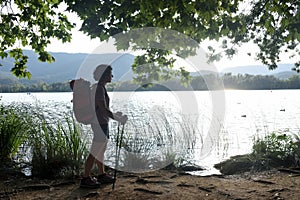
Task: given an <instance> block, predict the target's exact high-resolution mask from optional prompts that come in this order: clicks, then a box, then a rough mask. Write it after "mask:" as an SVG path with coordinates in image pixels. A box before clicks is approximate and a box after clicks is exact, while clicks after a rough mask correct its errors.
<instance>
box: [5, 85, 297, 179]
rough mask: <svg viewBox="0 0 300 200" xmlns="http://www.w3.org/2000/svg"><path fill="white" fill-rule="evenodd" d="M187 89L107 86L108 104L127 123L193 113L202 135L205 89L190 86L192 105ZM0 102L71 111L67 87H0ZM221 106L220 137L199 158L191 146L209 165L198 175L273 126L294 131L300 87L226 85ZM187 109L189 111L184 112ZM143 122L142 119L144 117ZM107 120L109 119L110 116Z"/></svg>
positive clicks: (54, 112)
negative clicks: (42, 89) (112, 89)
mask: <svg viewBox="0 0 300 200" xmlns="http://www.w3.org/2000/svg"><path fill="white" fill-rule="evenodd" d="M186 95H188V94H187V93H186V92H134V93H127V92H113V93H112V92H110V93H109V96H110V98H111V108H112V110H113V111H122V112H123V113H125V114H127V115H128V116H129V121H130V123H132V124H139V123H140V121H141V120H142V121H145V120H146V119H147V116H150V115H153V114H157V115H159V114H164V116H165V117H166V118H167V119H168V120H170V121H172V120H173V122H177V121H176V120H178V119H180V120H182V119H183V118H182V116H183V115H185V117H187V118H186V119H189V120H190V121H193V120H194V119H197V120H196V122H197V131H199V132H198V133H197V134H199V135H201V137H205V135H207V134H209V133H207V132H208V131H209V125H210V123H211V119H212V118H213V117H216V116H213V114H212V103H211V97H210V95H209V92H207V91H196V92H193V95H195V99H196V102H197V104H196V106H195V104H193V105H192V106H190V105H185V104H188V103H189V102H187V103H186V101H185V100H184V99H185V98H183V97H187V96H186ZM0 96H1V103H3V104H4V105H5V104H30V105H31V106H36V107H39V108H41V110H43V112H44V113H46V114H47V115H48V117H49V118H50V119H51V118H52V119H57V118H62V117H63V115H64V113H66V112H67V113H69V112H72V103H71V100H72V93H69V92H66V93H30V94H27V93H2V94H0ZM225 97H226V102H224V103H225V105H226V110H225V119H224V121H223V120H222V119H220V123H222V124H221V126H222V127H223V128H222V130H221V131H220V133H219V139H218V141H216V142H215V147H214V148H213V151H212V152H211V154H210V155H209V156H208V157H204V158H202V159H201V160H199V156H198V158H197V155H200V153H201V145H202V144H201V143H200V144H196V145H195V146H194V156H193V158H192V159H193V160H194V161H196V163H197V164H199V165H201V166H204V167H206V168H207V169H208V170H207V171H204V172H200V175H201V174H202V175H205V174H209V173H218V172H217V171H216V170H215V169H214V168H213V167H212V166H213V164H215V163H218V162H220V161H222V160H225V159H227V158H229V157H230V156H233V155H238V154H245V153H249V152H250V151H251V145H252V142H253V140H254V138H257V137H261V136H264V135H266V134H267V133H270V132H272V131H280V130H289V131H290V132H292V133H299V128H300V127H299V125H298V124H299V120H298V118H299V116H300V104H299V99H300V90H274V91H270V90H261V91H257V90H255V91H254V90H248V91H246V90H226V91H225ZM188 115H189V116H188ZM143 123H144V122H143ZM112 124H115V123H113V121H112Z"/></svg>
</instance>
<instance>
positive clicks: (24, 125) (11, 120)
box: [0, 105, 32, 167]
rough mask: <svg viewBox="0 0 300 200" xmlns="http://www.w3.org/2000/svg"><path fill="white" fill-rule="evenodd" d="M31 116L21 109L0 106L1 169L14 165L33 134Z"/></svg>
mask: <svg viewBox="0 0 300 200" xmlns="http://www.w3.org/2000/svg"><path fill="white" fill-rule="evenodd" d="M29 121H30V118H29V116H28V115H27V114H26V113H25V112H23V111H22V110H21V109H20V108H18V107H14V106H3V105H0V167H2V166H9V165H11V164H12V163H13V160H14V157H15V156H16V155H17V153H18V151H19V148H20V146H21V145H24V144H25V142H26V141H27V138H28V135H30V134H31V133H32V128H31V126H30V122H29Z"/></svg>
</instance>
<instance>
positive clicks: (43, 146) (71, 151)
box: [30, 116, 87, 178]
mask: <svg viewBox="0 0 300 200" xmlns="http://www.w3.org/2000/svg"><path fill="white" fill-rule="evenodd" d="M64 119H65V120H64V122H63V123H62V122H60V121H57V122H56V123H54V124H49V123H48V122H47V121H46V120H45V118H43V117H40V118H39V123H38V125H37V127H36V128H37V130H36V134H34V135H32V136H31V138H30V141H31V145H30V146H31V148H32V175H34V176H39V177H44V178H52V177H55V176H69V175H72V176H73V175H79V174H80V170H81V168H82V166H83V162H84V158H85V157H86V155H87V149H86V140H85V136H84V135H83V134H82V133H83V131H82V129H81V126H80V125H79V124H78V123H76V122H75V119H74V118H73V117H68V116H65V118H64Z"/></svg>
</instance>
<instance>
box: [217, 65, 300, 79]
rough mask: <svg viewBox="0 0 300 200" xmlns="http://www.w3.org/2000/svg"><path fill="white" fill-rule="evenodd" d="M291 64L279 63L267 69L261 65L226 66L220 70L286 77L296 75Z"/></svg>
mask: <svg viewBox="0 0 300 200" xmlns="http://www.w3.org/2000/svg"><path fill="white" fill-rule="evenodd" d="M292 68H293V64H279V65H278V67H277V68H276V69H275V70H269V69H268V67H266V66H262V65H248V66H238V67H231V68H226V69H224V70H222V71H221V73H222V74H224V73H232V74H233V75H236V74H251V75H273V76H275V77H277V78H281V79H287V78H290V77H292V76H293V75H298V74H297V73H296V72H295V71H292Z"/></svg>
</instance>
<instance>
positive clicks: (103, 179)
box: [97, 173, 116, 184]
mask: <svg viewBox="0 0 300 200" xmlns="http://www.w3.org/2000/svg"><path fill="white" fill-rule="evenodd" d="M97 181H98V182H99V183H100V184H111V183H114V182H116V179H114V178H113V177H111V176H110V175H108V174H106V173H104V174H101V175H98V176H97Z"/></svg>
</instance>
